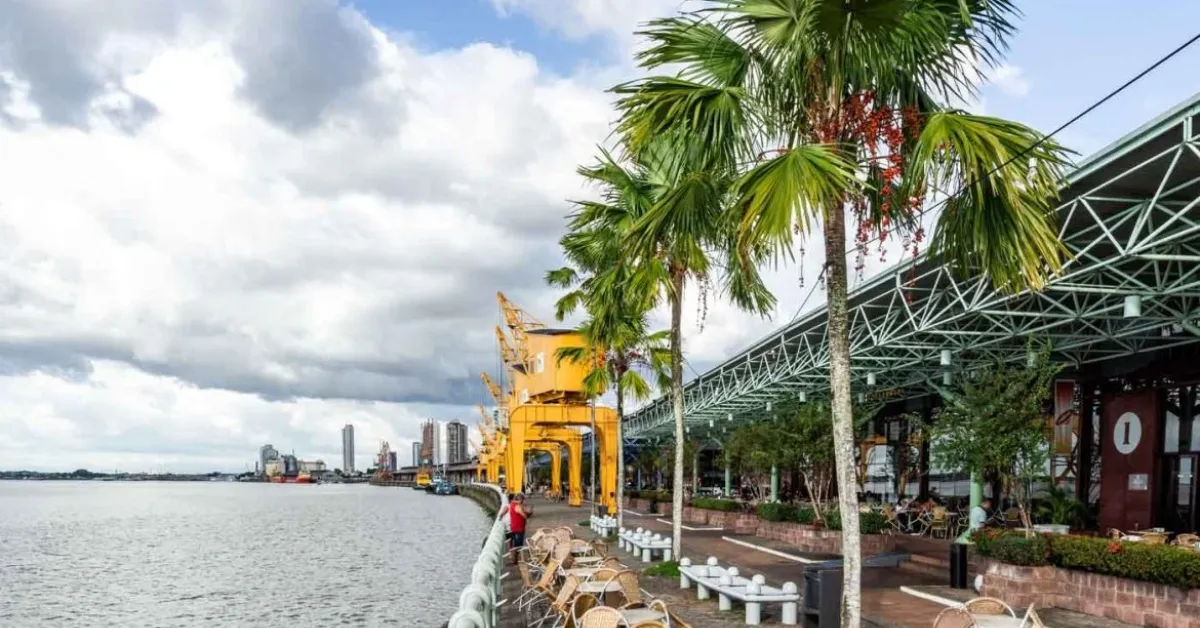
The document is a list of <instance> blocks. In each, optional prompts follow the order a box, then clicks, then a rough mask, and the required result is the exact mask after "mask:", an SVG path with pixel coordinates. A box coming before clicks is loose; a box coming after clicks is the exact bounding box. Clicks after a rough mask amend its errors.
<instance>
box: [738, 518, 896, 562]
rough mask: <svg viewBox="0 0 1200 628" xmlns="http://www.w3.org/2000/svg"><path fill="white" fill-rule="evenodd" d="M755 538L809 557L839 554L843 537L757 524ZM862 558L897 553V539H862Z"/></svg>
mask: <svg viewBox="0 0 1200 628" xmlns="http://www.w3.org/2000/svg"><path fill="white" fill-rule="evenodd" d="M755 534H756V535H757V536H760V537H762V538H764V539H771V540H772V541H780V542H782V543H787V544H788V545H792V546H795V547H796V548H798V549H800V550H801V551H804V552H808V553H810V554H841V553H842V533H841V531H839V530H826V529H825V528H818V527H815V526H810V525H805V524H802V523H791V522H788V521H760V522H759V524H758V530H757V531H755ZM859 542H860V543H861V545H862V552H863V554H867V555H869V554H881V553H883V552H890V551H893V550H895V549H896V539H895V537H893V536H891V535H882V534H872V535H864V536H863V537H861V540H860V541H859Z"/></svg>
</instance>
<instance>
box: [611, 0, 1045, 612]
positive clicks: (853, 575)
mask: <svg viewBox="0 0 1200 628" xmlns="http://www.w3.org/2000/svg"><path fill="white" fill-rule="evenodd" d="M696 5H700V6H699V8H697V9H696V10H692V11H687V12H681V13H679V14H678V15H676V16H674V17H670V18H665V19H660V20H656V21H653V22H651V23H649V24H648V25H647V27H646V28H645V29H644V30H643V32H642V33H641V34H642V35H644V36H645V37H647V38H648V39H649V42H650V46H649V47H648V48H647V49H646V50H645V51H644V52H642V53H640V55H639V61H640V62H641V64H642V66H643V67H645V68H648V69H654V68H662V67H669V68H673V69H678V72H677V74H675V75H673V76H651V77H648V78H645V79H640V80H637V81H634V82H631V83H626V84H623V85H619V86H617V87H616V88H614V91H615V92H616V93H617V94H618V95H619V96H620V101H619V103H618V107H619V109H620V110H621V113H622V118H621V122H620V123H619V126H618V131H619V133H620V135H621V137H622V140H623V141H624V142H625V143H626V144H627V145H628V146H629V147H630V148H631V149H632V150H633V151H635V152H636V151H638V150H640V148H641V147H644V146H650V145H653V144H654V143H655V142H656V141H657V138H658V137H659V136H661V135H663V134H686V135H688V136H690V137H693V138H696V141H698V142H700V143H701V144H702V145H703V146H705V147H706V151H707V154H708V156H709V159H710V163H715V164H719V166H720V168H722V169H724V170H726V171H727V172H728V174H727V176H729V177H730V178H731V179H733V180H734V183H733V189H732V195H731V197H730V200H731V204H732V207H733V210H734V213H735V214H736V215H737V216H738V225H737V229H736V230H737V236H736V248H737V250H738V255H737V256H736V257H738V258H741V262H740V263H742V264H743V265H745V264H748V263H749V262H750V258H751V257H752V252H753V253H757V254H761V247H764V246H766V247H769V248H770V249H771V250H773V251H774V252H775V253H776V254H777V256H783V257H784V258H786V257H787V256H788V255H790V253H791V251H792V246H793V238H794V234H795V233H800V232H811V231H814V230H815V229H816V225H817V224H818V223H819V224H821V225H822V235H823V241H824V247H825V257H826V268H825V281H826V290H827V300H828V301H827V302H828V306H827V308H828V330H827V333H828V343H829V356H830V360H829V361H830V393H831V408H832V414H833V421H834V447H835V454H836V458H837V482H838V491H839V502H840V506H841V510H842V512H844V513H852V512H857V510H858V504H857V501H858V500H857V495H856V491H855V487H856V484H857V483H856V481H855V468H854V436H853V413H852V409H851V372H850V347H849V333H848V327H849V325H848V308H847V264H846V253H847V243H846V230H847V224H846V223H847V213H848V212H849V213H850V214H851V216H852V217H853V219H854V221H855V222H854V223H853V225H852V226H854V227H855V229H854V231H855V232H856V234H857V235H856V237H855V240H856V244H857V246H858V248H859V251H860V254H861V253H862V252H863V251H864V250H865V249H866V247H867V245H868V243H869V242H870V241H872V240H873V239H875V238H878V239H879V240H880V241H883V240H884V239H886V236H887V233H888V232H889V231H900V232H902V233H905V234H907V237H906V240H905V245H906V249H909V248H911V250H912V251H913V252H914V255H915V254H916V250H917V247H918V245H919V244H920V243H921V240H922V239H923V236H924V232H923V230H922V228H921V220H920V218H921V213H922V211H923V210H922V208H923V207H924V205H925V200H926V198H927V197H931V198H932V197H941V198H943V199H945V203H944V210H943V211H942V212H941V214H940V216H939V218H938V224H937V230H936V233H935V236H934V238H933V240H932V243H931V245H932V246H931V248H932V250H933V252H934V253H935V254H937V255H940V256H941V257H943V258H944V259H945V260H946V261H947V263H948V264H949V265H950V266H951V267H952V268H953V269H954V270H955V272H958V273H962V274H968V273H975V274H983V275H985V276H987V277H988V279H989V280H990V281H991V283H992V284H993V285H994V286H995V287H996V288H997V289H1000V290H1005V291H1013V292H1015V291H1021V290H1027V289H1039V288H1040V287H1042V286H1043V285H1044V283H1045V281H1046V279H1047V277H1048V276H1049V275H1052V274H1053V273H1056V272H1059V271H1060V270H1061V269H1062V265H1063V259H1064V255H1065V250H1064V248H1063V247H1062V245H1061V243H1060V242H1059V241H1058V239H1057V236H1056V230H1055V228H1054V217H1053V214H1052V211H1051V210H1052V208H1053V206H1054V201H1055V199H1056V194H1057V188H1058V184H1059V182H1060V181H1061V178H1062V170H1063V167H1064V165H1065V151H1063V149H1062V148H1061V147H1060V146H1058V145H1057V144H1056V143H1054V142H1052V141H1050V140H1049V139H1048V138H1046V137H1045V136H1043V135H1041V134H1039V133H1037V132H1036V131H1034V130H1032V129H1030V128H1027V127H1025V126H1023V125H1020V124H1017V123H1014V122H1010V121H1007V120H1001V119H998V118H993V117H986V116H978V115H971V114H968V113H965V112H963V111H960V110H958V109H955V108H953V107H952V106H951V103H953V102H955V101H965V100H966V99H967V98H968V97H969V96H970V95H971V94H972V93H973V90H974V84H975V82H976V79H977V78H978V76H979V71H978V70H977V69H974V68H977V67H978V66H979V65H980V64H984V65H994V64H995V63H996V62H997V61H998V60H999V59H1000V57H1001V54H1002V52H1003V51H1004V49H1005V46H1006V42H1007V38H1008V37H1009V36H1010V35H1011V34H1012V32H1013V31H1014V30H1015V29H1014V26H1013V20H1015V18H1016V16H1017V11H1016V9H1015V8H1014V6H1013V3H1012V1H1011V0H871V1H867V0H698V1H697V2H696V3H695V4H693V6H696ZM1014 162H1015V163H1014ZM1009 164H1013V167H1006V166H1008V165H1009ZM663 220H667V219H666V218H663ZM860 259H861V257H860ZM860 263H861V262H860ZM860 270H861V267H860ZM677 403H678V402H677ZM842 534H843V548H844V554H845V582H844V590H845V598H844V605H843V611H842V613H843V614H842V625H843V626H851V627H857V626H859V624H860V616H861V609H860V598H859V589H860V572H861V556H860V549H859V543H858V534H859V526H858V520H857V519H856V518H855V517H846V518H845V519H844V521H843V533H842Z"/></svg>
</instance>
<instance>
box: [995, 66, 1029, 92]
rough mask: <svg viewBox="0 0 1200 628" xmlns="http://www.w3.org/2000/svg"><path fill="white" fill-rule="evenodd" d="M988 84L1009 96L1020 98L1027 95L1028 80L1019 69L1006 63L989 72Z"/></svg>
mask: <svg viewBox="0 0 1200 628" xmlns="http://www.w3.org/2000/svg"><path fill="white" fill-rule="evenodd" d="M988 78H989V81H988V82H989V83H990V84H991V85H995V86H996V88H997V89H999V90H1000V91H1001V92H1004V93H1005V94H1007V95H1009V96H1016V97H1021V96H1025V95H1027V94H1028V93H1029V80H1028V79H1026V78H1025V74H1024V73H1023V72H1022V71H1021V68H1019V67H1017V66H1015V65H1009V64H1007V63H1004V64H1001V65H999V66H997V67H996V68H995V69H994V70H992V72H991V76H990V77H988Z"/></svg>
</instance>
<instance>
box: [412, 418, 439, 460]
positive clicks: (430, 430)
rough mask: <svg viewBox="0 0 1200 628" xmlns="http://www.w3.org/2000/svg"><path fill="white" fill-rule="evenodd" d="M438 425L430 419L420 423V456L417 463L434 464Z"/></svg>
mask: <svg viewBox="0 0 1200 628" xmlns="http://www.w3.org/2000/svg"><path fill="white" fill-rule="evenodd" d="M437 441H438V425H437V423H436V422H435V421H433V420H432V419H430V420H428V421H425V422H424V423H422V424H421V457H420V462H418V463H417V464H420V465H427V464H434V456H435V455H436V453H437V444H436V443H437Z"/></svg>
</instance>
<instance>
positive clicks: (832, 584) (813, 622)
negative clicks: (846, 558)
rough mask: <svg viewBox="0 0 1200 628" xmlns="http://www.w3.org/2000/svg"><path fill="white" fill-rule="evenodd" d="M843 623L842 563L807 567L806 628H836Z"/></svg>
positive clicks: (805, 582)
mask: <svg viewBox="0 0 1200 628" xmlns="http://www.w3.org/2000/svg"><path fill="white" fill-rule="evenodd" d="M841 621H842V565H841V561H840V560H839V561H828V562H826V563H818V564H816V565H810V566H808V567H805V568H804V627H805V628H836V626H838V625H840V624H841Z"/></svg>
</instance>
